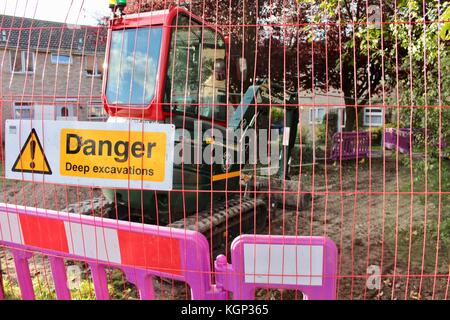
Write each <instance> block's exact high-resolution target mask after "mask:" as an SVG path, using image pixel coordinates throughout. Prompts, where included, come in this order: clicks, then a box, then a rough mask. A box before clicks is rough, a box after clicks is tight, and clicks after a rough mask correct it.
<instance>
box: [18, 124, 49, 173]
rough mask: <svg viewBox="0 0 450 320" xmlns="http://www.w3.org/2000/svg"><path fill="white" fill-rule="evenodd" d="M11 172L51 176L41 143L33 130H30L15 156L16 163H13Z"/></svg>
mask: <svg viewBox="0 0 450 320" xmlns="http://www.w3.org/2000/svg"><path fill="white" fill-rule="evenodd" d="M12 171H14V172H34V173H42V174H52V170H51V169H50V166H49V164H48V161H47V158H46V157H45V154H44V150H43V149H42V145H41V142H40V141H39V138H38V136H37V134H36V131H35V130H34V129H31V132H30V135H29V136H28V139H27V141H26V142H25V144H24V146H23V148H22V150H21V151H20V153H19V155H18V156H17V159H16V162H14V165H13V167H12Z"/></svg>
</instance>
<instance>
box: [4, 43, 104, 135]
mask: <svg viewBox="0 0 450 320" xmlns="http://www.w3.org/2000/svg"><path fill="white" fill-rule="evenodd" d="M30 52H34V53H35V57H36V59H35V72H34V73H23V74H22V73H13V72H12V71H11V64H12V63H11V60H12V61H14V54H15V50H10V49H4V48H3V49H2V48H0V66H1V72H0V90H1V112H2V114H1V119H2V126H3V127H4V124H5V120H6V119H13V118H14V107H13V106H14V103H15V102H17V103H21V102H30V103H32V104H33V105H32V109H33V111H34V112H33V113H34V118H35V119H42V118H44V119H51V120H55V119H57V114H58V112H61V108H62V107H63V106H66V107H67V108H68V109H72V110H73V111H71V112H70V114H69V116H70V117H69V119H73V118H76V119H78V120H87V119H88V117H89V114H90V110H91V106H92V105H93V104H97V105H100V104H101V99H100V96H101V85H102V79H101V77H99V76H96V77H92V76H88V75H87V74H86V72H85V65H86V57H87V55H85V56H81V55H75V54H72V63H71V64H70V65H62V64H53V63H52V62H51V53H50V52H37V51H36V50H33V49H30ZM102 55H103V53H102ZM11 56H12V58H11ZM100 58H101V59H103V56H100V54H99V55H98V56H97V59H100ZM58 106H59V108H58Z"/></svg>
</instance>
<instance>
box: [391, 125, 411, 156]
mask: <svg viewBox="0 0 450 320" xmlns="http://www.w3.org/2000/svg"><path fill="white" fill-rule="evenodd" d="M410 135H411V130H410V129H408V128H401V129H400V130H397V129H396V128H387V129H384V147H385V148H386V149H389V150H395V149H397V145H398V151H400V152H401V153H405V154H409V151H410V149H411V147H410Z"/></svg>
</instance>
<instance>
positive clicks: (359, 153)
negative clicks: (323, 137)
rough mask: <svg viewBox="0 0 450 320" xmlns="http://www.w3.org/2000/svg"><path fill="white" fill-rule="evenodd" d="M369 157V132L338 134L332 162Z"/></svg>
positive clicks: (335, 137)
mask: <svg viewBox="0 0 450 320" xmlns="http://www.w3.org/2000/svg"><path fill="white" fill-rule="evenodd" d="M368 156H369V132H367V131H360V132H336V133H335V134H334V136H333V146H332V149H331V159H332V160H340V159H342V160H352V159H357V158H358V159H359V158H364V157H368Z"/></svg>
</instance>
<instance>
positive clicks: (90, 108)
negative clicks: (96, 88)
mask: <svg viewBox="0 0 450 320" xmlns="http://www.w3.org/2000/svg"><path fill="white" fill-rule="evenodd" d="M94 108H98V109H101V110H102V112H101V113H102V114H103V115H102V116H100V117H95V116H92V114H91V113H90V111H91V110H93V109H94ZM87 112H88V114H87V119H88V120H89V121H93V120H99V119H100V120H106V119H107V118H108V114H107V113H106V111H105V109H104V108H103V104H102V102H98V103H95V102H92V103H90V104H88V105H87Z"/></svg>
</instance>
